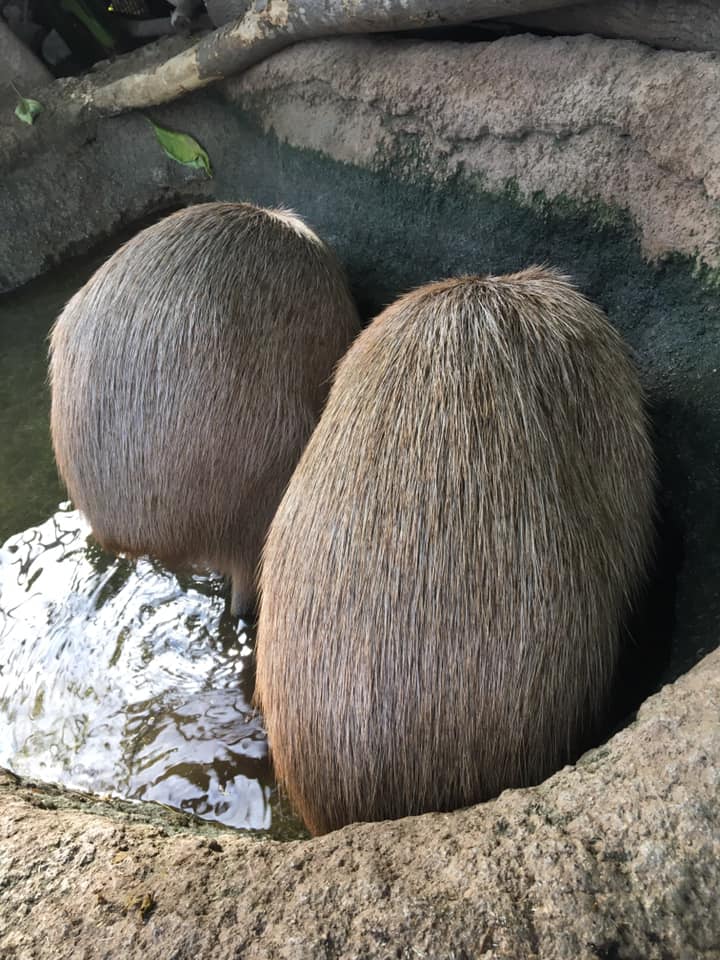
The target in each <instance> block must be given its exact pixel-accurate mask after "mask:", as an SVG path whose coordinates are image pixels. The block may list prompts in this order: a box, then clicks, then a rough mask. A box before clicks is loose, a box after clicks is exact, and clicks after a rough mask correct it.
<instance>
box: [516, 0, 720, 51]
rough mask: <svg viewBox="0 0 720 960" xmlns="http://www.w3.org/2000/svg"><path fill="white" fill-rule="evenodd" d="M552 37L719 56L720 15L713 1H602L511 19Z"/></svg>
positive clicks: (719, 10)
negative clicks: (584, 36)
mask: <svg viewBox="0 0 720 960" xmlns="http://www.w3.org/2000/svg"><path fill="white" fill-rule="evenodd" d="M505 22H507V23H513V24H517V25H520V26H525V27H529V28H530V29H531V30H547V31H549V32H551V33H569V34H577V33H595V34H597V35H598V36H599V37H611V38H613V39H622V40H641V41H642V42H643V43H647V44H650V46H653V47H664V48H668V49H670V50H720V9H718V5H717V4H716V3H714V2H713V0H602V2H595V3H578V4H575V5H574V6H567V7H564V8H561V9H558V10H542V11H540V12H538V13H530V14H524V15H521V16H517V17H516V16H512V17H507V18H506V20H505Z"/></svg>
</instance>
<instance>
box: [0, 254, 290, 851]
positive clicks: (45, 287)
mask: <svg viewBox="0 0 720 960" xmlns="http://www.w3.org/2000/svg"><path fill="white" fill-rule="evenodd" d="M109 252H111V251H110V250H108V251H103V253H104V254H105V255H107V253H109ZM98 263H99V260H98V259H95V260H94V261H93V262H85V263H81V264H75V265H73V266H72V267H70V268H66V269H64V270H63V272H62V273H55V274H54V275H52V276H51V277H50V278H48V279H44V280H41V281H40V282H38V283H37V284H36V285H33V287H32V288H29V289H27V290H23V291H21V292H19V293H16V294H12V295H10V296H6V297H3V298H0V543H2V542H3V541H5V542H4V545H3V546H2V547H1V548H0V766H5V767H8V768H9V769H11V770H13V771H15V772H16V773H19V774H21V775H24V776H29V777H37V778H39V779H42V780H46V781H50V782H54V783H61V784H64V785H66V786H71V787H74V788H79V789H82V790H87V791H91V792H96V793H100V794H110V795H115V796H121V797H126V798H133V799H137V800H155V801H159V802H161V803H165V804H168V805H170V806H173V807H176V808H178V809H181V810H184V811H186V812H188V813H193V814H195V815H197V816H200V817H203V818H205V819H209V820H213V821H217V822H220V823H223V824H226V825H228V826H233V827H240V828H246V829H253V830H262V831H267V832H268V833H269V835H271V836H274V837H278V838H285V837H293V836H300V835H302V828H301V827H300V825H299V823H298V822H297V821H295V820H294V819H293V817H292V816H291V814H290V813H289V812H288V810H287V809H286V807H285V805H284V804H283V803H282V801H281V800H280V799H279V798H278V795H277V790H276V788H275V785H274V783H273V781H272V777H271V773H270V768H269V764H268V759H267V744H266V739H265V734H264V731H263V728H262V722H261V718H260V717H258V716H257V714H256V713H255V712H254V711H253V710H252V708H251V706H250V701H251V697H252V684H253V637H252V633H251V631H250V630H249V628H248V627H247V626H245V625H243V624H242V623H240V624H239V625H238V623H237V622H236V621H233V620H231V619H230V618H229V616H228V615H227V612H226V593H225V586H224V583H223V582H222V580H220V579H219V578H215V577H211V576H185V577H180V578H179V577H177V576H175V575H173V574H172V573H170V572H168V571H167V570H164V569H163V568H162V567H161V566H159V565H158V564H155V563H152V562H150V561H146V560H141V561H138V562H129V561H127V560H124V559H119V558H115V557H112V556H110V555H108V554H106V553H104V552H103V551H101V550H100V549H99V548H98V546H97V545H96V544H95V543H94V541H93V540H92V538H91V537H90V536H89V530H88V529H87V527H86V525H85V524H84V521H83V519H82V517H81V516H80V515H79V514H78V513H77V512H76V511H74V510H73V509H72V507H71V505H70V504H62V503H61V501H62V499H63V497H64V493H63V491H62V488H61V486H60V484H59V482H58V480H57V475H56V471H55V468H54V464H53V459H52V452H51V448H50V442H49V433H48V408H49V396H48V392H47V386H46V383H45V377H46V368H47V359H46V356H47V342H46V338H47V334H48V331H49V329H50V325H51V323H52V321H53V319H54V317H55V316H56V315H57V313H58V312H59V310H60V309H62V306H63V304H64V303H65V301H66V300H67V299H68V297H69V296H71V295H72V293H73V292H74V291H75V290H76V289H77V287H78V286H80V285H81V284H82V283H83V282H84V281H85V279H86V278H87V277H88V276H89V275H90V273H91V272H92V270H93V269H95V267H96V266H97V265H98Z"/></svg>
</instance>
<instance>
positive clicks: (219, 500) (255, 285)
mask: <svg viewBox="0 0 720 960" xmlns="http://www.w3.org/2000/svg"><path fill="white" fill-rule="evenodd" d="M359 327H360V323H359V318H358V314H357V311H356V308H355V306H354V303H353V301H352V299H351V296H350V293H349V290H348V286H347V282H346V279H345V277H344V274H343V271H342V268H341V267H340V265H339V263H338V261H337V260H336V258H335V256H334V254H333V253H332V252H331V251H330V250H329V249H328V247H326V246H325V244H323V243H322V241H321V240H320V239H319V238H318V237H317V236H316V235H315V234H314V233H313V232H312V231H311V230H310V229H309V228H308V227H307V226H306V225H305V224H304V223H303V221H302V220H301V219H300V218H299V217H297V216H295V215H294V214H292V213H291V212H289V211H284V210H263V209H260V208H258V207H254V206H251V205H250V204H245V203H207V204H201V205H198V206H193V207H189V208H187V209H185V210H182V211H180V212H178V213H175V214H172V215H171V216H169V217H166V218H165V219H163V220H162V221H160V222H159V223H157V224H155V225H154V226H152V227H149V228H148V229H146V230H143V231H141V232H140V233H139V234H137V236H135V237H134V238H133V239H132V240H130V241H129V242H128V243H126V244H125V245H124V246H123V247H122V248H121V249H120V250H118V252H117V253H116V254H115V255H114V256H113V257H111V258H110V259H109V260H108V261H107V263H105V264H104V265H103V266H102V267H101V268H100V269H99V270H98V271H97V272H96V273H95V274H94V276H93V277H92V278H91V279H90V280H89V281H88V283H87V284H86V285H85V286H84V287H83V288H82V289H81V290H80V291H79V292H78V293H77V294H76V295H75V296H74V297H73V298H72V300H70V302H69V303H68V304H67V306H66V307H65V309H64V311H63V312H62V314H61V315H60V317H59V318H58V320H57V322H56V324H55V327H54V329H53V331H52V337H51V348H50V354H51V358H50V382H51V387H52V414H51V426H52V439H53V445H54V448H55V456H56V459H57V463H58V468H59V471H60V474H61V476H62V478H63V480H64V481H65V483H66V485H67V488H68V491H69V494H70V497H71V498H72V500H73V501H74V503H75V505H76V506H77V507H78V508H79V509H80V510H81V511H82V512H83V513H84V514H85V516H86V517H87V519H88V521H89V523H90V525H91V526H92V529H93V532H94V534H95V536H96V538H97V539H98V540H99V542H100V543H101V544H102V545H103V546H105V547H106V548H107V549H110V550H113V551H115V552H121V553H126V554H128V555H130V556H139V555H143V554H149V555H150V556H153V557H155V558H157V559H159V560H161V561H164V562H165V563H167V564H168V565H169V566H171V567H184V566H196V565H197V566H199V565H202V566H207V567H210V568H213V569H216V570H219V571H221V572H223V573H227V574H229V575H230V576H231V577H232V583H233V599H232V608H233V612H234V613H240V612H245V611H247V610H248V609H249V608H250V607H251V604H252V601H253V599H254V594H255V571H256V565H257V563H258V561H259V558H260V552H261V549H262V542H263V539H264V536H265V533H266V531H267V527H268V525H269V523H270V520H271V518H272V515H273V513H274V511H275V508H276V507H277V505H278V503H279V501H280V498H281V496H282V493H283V490H284V489H285V486H286V484H287V481H288V479H289V477H290V475H291V473H292V471H293V468H294V467H295V464H296V463H297V461H298V458H299V457H300V454H301V452H302V450H303V448H304V446H305V444H306V443H307V440H308V437H309V436H310V434H311V432H312V430H313V428H314V426H315V424H316V422H317V419H318V417H319V415H320V411H321V407H322V404H323V402H324V400H325V397H326V395H327V390H328V389H329V385H330V379H331V377H332V372H333V368H334V366H335V363H336V362H337V360H338V359H339V357H341V356H342V354H343V352H344V351H345V350H346V349H347V346H348V344H349V343H350V341H351V340H352V338H353V337H354V336H355V334H356V333H357V331H358V330H359Z"/></svg>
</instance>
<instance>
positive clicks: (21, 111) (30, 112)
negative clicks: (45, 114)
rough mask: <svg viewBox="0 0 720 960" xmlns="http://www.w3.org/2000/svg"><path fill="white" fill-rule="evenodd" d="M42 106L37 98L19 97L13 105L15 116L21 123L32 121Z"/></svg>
mask: <svg viewBox="0 0 720 960" xmlns="http://www.w3.org/2000/svg"><path fill="white" fill-rule="evenodd" d="M42 108H43V105H42V104H41V103H39V102H38V101H37V100H30V99H28V97H20V102H19V103H18V105H17V106H16V107H15V116H16V117H17V118H18V120H22V122H23V123H34V122H35V117H36V116H37V115H38V114H39V113H41V112H42Z"/></svg>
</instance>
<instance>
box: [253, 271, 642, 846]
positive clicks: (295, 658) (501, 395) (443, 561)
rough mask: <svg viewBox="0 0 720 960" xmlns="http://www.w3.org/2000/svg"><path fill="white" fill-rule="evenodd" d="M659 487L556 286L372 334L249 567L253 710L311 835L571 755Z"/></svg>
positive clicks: (538, 769) (501, 284) (595, 335)
mask: <svg viewBox="0 0 720 960" xmlns="http://www.w3.org/2000/svg"><path fill="white" fill-rule="evenodd" d="M654 473H655V467H654V458H653V454H652V450H651V445H650V442H649V438H648V428H647V422H646V415H645V412H644V408H643V397H642V392H641V388H640V385H639V382H638V378H637V376H636V373H635V372H634V370H633V367H632V365H631V363H630V361H629V358H628V355H627V354H626V351H625V349H624V346H623V343H622V341H621V339H620V337H619V336H618V334H617V333H616V332H615V330H614V329H613V328H612V327H611V325H610V324H609V322H608V321H607V319H606V317H605V316H604V314H603V313H601V311H600V310H598V309H597V308H596V307H594V306H593V305H592V304H591V303H589V302H588V301H587V300H586V299H585V298H584V297H583V296H581V294H579V293H578V292H577V290H576V289H575V288H574V287H573V286H572V285H571V283H570V281H569V280H568V279H567V278H565V277H563V276H561V275H559V274H557V273H555V272H553V271H551V270H549V269H544V268H540V267H532V268H530V269H527V270H525V271H523V272H521V273H516V274H513V275H510V276H498V277H496V276H488V277H479V276H472V277H462V278H459V279H452V280H447V281H444V282H440V283H432V284H429V285H428V286H424V287H421V288H420V289H418V290H415V291H414V292H412V293H409V294H408V295H407V296H404V297H402V298H401V299H400V300H398V301H397V302H396V303H394V304H392V306H390V307H388V308H387V309H386V310H385V311H384V312H383V313H382V314H380V316H379V317H377V318H376V319H375V321H374V322H373V323H372V324H371V325H370V327H368V329H367V330H365V331H364V332H363V333H362V334H361V335H360V336H359V337H358V339H357V340H356V341H355V343H354V344H353V346H352V347H351V348H350V350H349V352H348V353H347V354H346V356H345V357H344V359H343V360H342V361H341V363H340V364H339V366H338V370H337V373H336V376H335V380H334V383H333V386H332V389H331V391H330V395H329V398H328V401H327V406H326V408H325V411H324V413H323V415H322V417H321V418H320V422H319V424H318V426H317V428H316V430H315V432H314V434H313V436H312V438H311V440H310V443H309V445H308V446H307V448H306V450H305V452H304V454H303V456H302V458H301V460H300V463H299V464H298V467H297V469H296V471H295V473H294V474H293V477H292V479H291V481H290V484H289V486H288V489H287V492H286V494H285V496H284V498H283V500H282V502H281V504H280V506H279V508H278V512H277V514H276V516H275V518H274V520H273V522H272V524H271V527H270V531H269V533H268V538H267V542H266V545H265V549H264V553H263V571H262V573H261V578H260V620H259V624H258V647H257V654H258V657H257V686H256V701H257V703H258V704H259V705H260V706H261V707H262V709H263V711H264V713H265V720H266V724H267V731H268V735H269V741H270V748H271V752H272V755H273V757H274V763H275V768H276V773H277V776H278V779H279V781H280V782H281V783H282V784H284V787H285V789H286V791H287V793H288V795H289V797H290V799H291V800H292V802H293V803H294V805H295V806H296V808H297V810H298V812H299V813H300V814H301V816H302V817H303V818H304V820H305V822H306V823H307V825H308V827H309V828H310V830H311V831H312V832H313V833H324V832H326V831H329V830H333V829H335V828H337V827H340V826H342V825H343V824H346V823H349V822H352V821H357V820H379V819H387V818H393V817H401V816H404V815H407V814H417V813H421V812H423V811H429V810H451V809H454V808H457V807H460V806H465V805H468V804H471V803H474V802H478V801H482V800H485V799H488V798H490V797H493V796H496V795H497V794H498V793H500V791H501V790H503V789H504V788H506V787H512V786H521V785H529V784H533V783H537V782H539V781H541V780H542V779H543V778H545V777H546V776H547V775H549V774H550V773H551V772H552V771H554V770H556V769H557V768H559V767H560V766H562V765H563V764H564V763H566V762H568V761H570V760H572V759H573V758H575V756H576V755H577V753H578V751H579V750H580V749H581V748H582V747H583V746H584V745H585V744H586V743H587V740H588V738H589V737H591V736H593V735H595V734H596V732H597V731H598V729H599V727H598V725H599V723H601V722H602V719H603V715H604V713H605V711H606V708H607V706H608V700H609V695H610V691H611V684H612V680H613V671H614V667H615V664H616V660H617V657H618V652H619V647H620V642H621V632H622V631H623V629H624V627H623V621H624V619H625V617H626V615H627V613H628V608H629V606H630V605H631V604H632V602H633V598H634V597H635V596H636V594H637V592H638V589H639V588H640V586H641V585H642V582H643V579H644V576H645V569H646V565H647V564H648V562H649V559H650V554H651V552H652V540H653V526H654V520H653V515H654V506H653V501H654Z"/></svg>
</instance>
